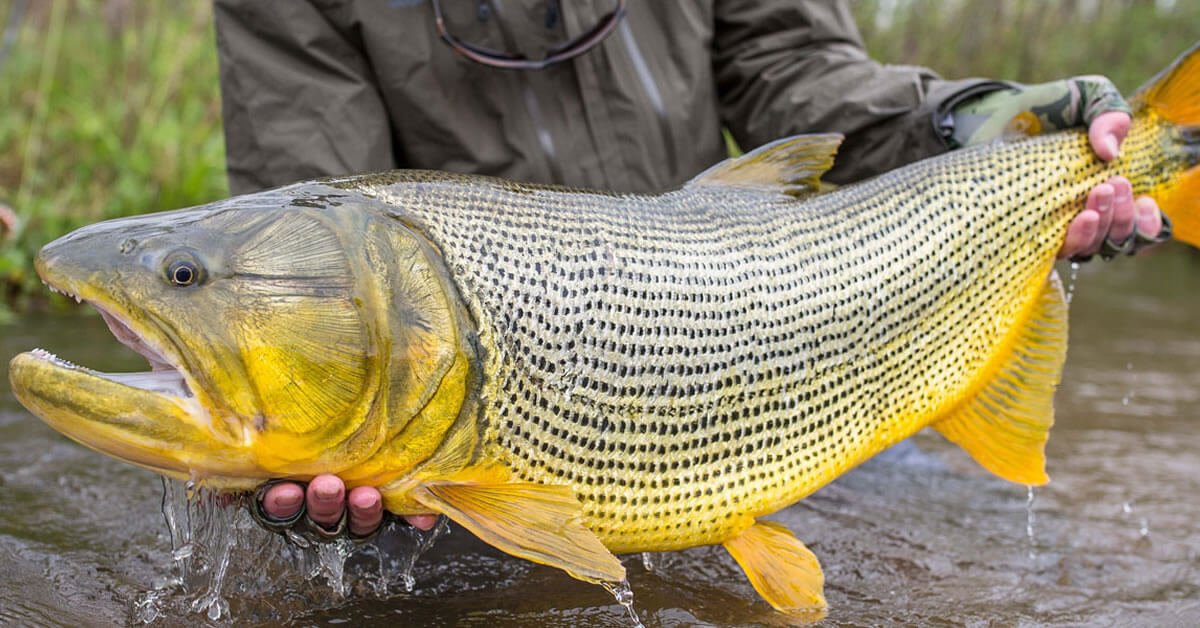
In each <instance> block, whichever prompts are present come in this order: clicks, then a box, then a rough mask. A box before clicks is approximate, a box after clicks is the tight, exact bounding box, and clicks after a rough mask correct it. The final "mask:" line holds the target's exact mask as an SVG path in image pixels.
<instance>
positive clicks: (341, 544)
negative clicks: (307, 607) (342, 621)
mask: <svg viewBox="0 0 1200 628" xmlns="http://www.w3.org/2000/svg"><path fill="white" fill-rule="evenodd" d="M316 552H317V561H316V563H317V566H316V569H315V570H314V572H313V573H312V576H314V577H316V576H324V577H325V580H326V581H327V582H329V586H330V587H332V588H333V593H334V595H336V596H337V597H338V598H339V599H340V598H345V597H346V592H347V589H346V559H347V558H350V555H351V554H353V553H354V543H351V542H350V540H349V539H333V540H331V541H329V542H327V543H318V544H317V547H316Z"/></svg>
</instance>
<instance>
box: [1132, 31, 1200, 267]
mask: <svg viewBox="0 0 1200 628" xmlns="http://www.w3.org/2000/svg"><path fill="white" fill-rule="evenodd" d="M1131 103H1132V105H1133V109H1134V112H1135V114H1139V113H1143V112H1144V113H1147V114H1149V115H1152V116H1157V117H1158V118H1160V119H1163V120H1165V121H1167V122H1168V123H1170V124H1171V125H1174V126H1175V127H1177V129H1178V133H1179V135H1178V137H1179V141H1181V142H1182V143H1183V155H1184V160H1185V165H1184V169H1183V170H1182V171H1181V172H1180V173H1179V174H1178V175H1176V176H1175V177H1172V178H1171V179H1170V180H1168V181H1167V182H1166V183H1164V184H1162V185H1159V186H1157V187H1156V188H1155V189H1154V190H1153V191H1152V192H1151V196H1153V197H1154V199H1155V200H1156V201H1158V205H1159V207H1160V208H1161V209H1162V210H1163V212H1164V213H1166V215H1167V216H1168V217H1170V218H1171V222H1173V223H1174V226H1175V229H1174V235H1175V239H1177V240H1180V241H1182V242H1186V243H1188V244H1190V245H1192V246H1195V247H1200V44H1197V45H1195V46H1193V47H1192V49H1191V50H1188V51H1187V52H1185V53H1183V54H1182V55H1180V57H1179V58H1178V59H1176V60H1175V62H1174V63H1172V64H1171V65H1170V66H1168V67H1167V69H1165V70H1163V71H1162V72H1160V73H1159V74H1158V76H1155V77H1154V78H1153V79H1151V80H1150V82H1149V83H1147V84H1146V85H1145V86H1143V87H1142V88H1141V89H1140V90H1138V91H1137V93H1136V94H1134V96H1133V98H1132V99H1131Z"/></svg>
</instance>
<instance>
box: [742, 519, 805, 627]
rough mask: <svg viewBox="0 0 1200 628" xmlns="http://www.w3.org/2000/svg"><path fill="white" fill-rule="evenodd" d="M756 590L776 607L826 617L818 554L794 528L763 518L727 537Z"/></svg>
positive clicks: (780, 609)
mask: <svg viewBox="0 0 1200 628" xmlns="http://www.w3.org/2000/svg"><path fill="white" fill-rule="evenodd" d="M724 546H725V549H726V550H728V551H729V554H730V555H732V556H733V559H734V560H736V561H737V563H738V564H739V565H741V567H742V571H744V572H746V577H747V578H748V579H749V580H750V584H752V585H754V590H755V591H758V594H759V595H761V596H762V597H763V599H765V600H766V601H767V602H768V603H770V604H771V606H773V607H775V609H776V610H778V611H781V612H784V613H789V614H793V615H802V616H804V618H805V619H808V620H812V621H817V620H819V619H821V618H822V617H824V615H825V609H826V607H827V605H826V603H825V592H824V589H825V575H824V574H823V573H822V572H821V564H820V563H819V562H818V561H817V557H816V556H815V555H814V554H813V553H812V551H811V550H809V549H808V548H807V547H805V546H804V544H803V543H801V542H800V540H799V539H797V538H796V537H795V536H793V535H792V533H791V531H789V530H788V529H787V528H785V527H783V526H782V525H780V524H778V523H775V522H772V521H759V522H756V523H755V524H754V525H752V526H750V527H749V528H747V529H746V530H745V531H743V532H742V533H741V534H739V535H737V536H735V537H733V538H732V539H729V540H728V541H725V543H724Z"/></svg>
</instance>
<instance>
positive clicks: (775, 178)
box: [688, 133, 842, 196]
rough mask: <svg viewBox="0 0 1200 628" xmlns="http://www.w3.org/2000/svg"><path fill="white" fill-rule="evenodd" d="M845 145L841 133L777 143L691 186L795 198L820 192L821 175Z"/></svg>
mask: <svg viewBox="0 0 1200 628" xmlns="http://www.w3.org/2000/svg"><path fill="white" fill-rule="evenodd" d="M841 143H842V136H841V135H840V134H837V133H823V134H816V135H797V136H794V137H788V138H784V139H781V140H776V141H774V142H771V143H770V144H764V145H763V146H760V147H758V148H756V149H754V150H752V151H750V152H748V153H746V154H745V155H742V156H741V157H734V158H733V159H726V160H725V161H722V162H721V163H719V164H717V165H715V166H713V167H711V168H709V169H708V170H705V171H704V172H701V173H700V174H699V175H697V176H696V178H694V179H692V180H691V181H690V182H688V187H695V186H729V187H739V188H750V189H757V190H763V191H776V192H779V193H781V194H790V195H792V196H802V195H806V194H811V193H814V192H820V191H823V188H822V185H821V175H823V174H825V172H826V171H828V170H829V169H830V168H832V167H833V157H834V155H836V154H837V149H838V146H839V145H841Z"/></svg>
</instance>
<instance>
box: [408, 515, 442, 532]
mask: <svg viewBox="0 0 1200 628" xmlns="http://www.w3.org/2000/svg"><path fill="white" fill-rule="evenodd" d="M404 520H405V521H407V522H408V524H409V525H411V526H412V527H414V528H416V529H418V530H424V531H426V532H428V531H430V530H432V529H433V526H434V525H436V524H437V521H438V516H437V515H405V516H404Z"/></svg>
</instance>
